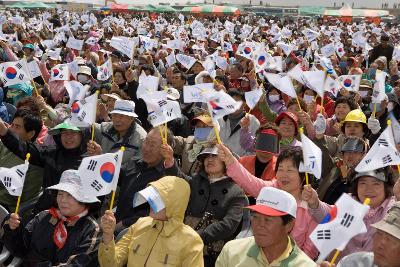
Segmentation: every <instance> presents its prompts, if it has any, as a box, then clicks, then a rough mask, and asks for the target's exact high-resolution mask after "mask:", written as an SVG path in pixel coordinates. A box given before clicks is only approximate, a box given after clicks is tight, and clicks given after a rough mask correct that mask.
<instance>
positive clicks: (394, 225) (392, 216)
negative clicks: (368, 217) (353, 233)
mask: <svg viewBox="0 0 400 267" xmlns="http://www.w3.org/2000/svg"><path fill="white" fill-rule="evenodd" d="M371 226H372V227H374V228H376V229H379V230H381V231H384V232H386V233H388V234H390V235H392V236H394V237H395V238H397V239H399V240H400V201H397V202H396V203H394V205H393V206H392V207H391V208H390V210H389V211H388V213H387V214H386V216H385V217H384V218H383V219H382V220H380V221H379V222H377V223H374V224H372V225H371Z"/></svg>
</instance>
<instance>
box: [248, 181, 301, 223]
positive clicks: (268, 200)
mask: <svg viewBox="0 0 400 267" xmlns="http://www.w3.org/2000/svg"><path fill="white" fill-rule="evenodd" d="M247 208H248V209H251V210H253V211H255V212H258V213H261V214H263V215H268V216H273V217H278V216H283V215H287V214H289V215H291V216H293V217H294V218H296V212H297V202H296V199H295V198H294V196H292V195H291V194H289V193H288V192H285V191H282V190H280V189H277V188H273V187H263V188H262V189H261V191H260V193H259V194H258V197H257V200H256V205H252V206H247Z"/></svg>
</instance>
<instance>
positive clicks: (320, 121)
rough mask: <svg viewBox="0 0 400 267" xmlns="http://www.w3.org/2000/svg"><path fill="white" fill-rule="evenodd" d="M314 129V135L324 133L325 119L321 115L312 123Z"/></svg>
mask: <svg viewBox="0 0 400 267" xmlns="http://www.w3.org/2000/svg"><path fill="white" fill-rule="evenodd" d="M314 128H315V133H316V134H324V133H325V131H326V122H325V118H324V115H322V114H321V113H319V114H318V115H317V119H316V120H315V122H314Z"/></svg>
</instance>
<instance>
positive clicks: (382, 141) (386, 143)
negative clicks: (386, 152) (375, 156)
mask: <svg viewBox="0 0 400 267" xmlns="http://www.w3.org/2000/svg"><path fill="white" fill-rule="evenodd" d="M378 144H379V145H382V146H386V147H388V146H389V143H388V141H386V140H385V139H378Z"/></svg>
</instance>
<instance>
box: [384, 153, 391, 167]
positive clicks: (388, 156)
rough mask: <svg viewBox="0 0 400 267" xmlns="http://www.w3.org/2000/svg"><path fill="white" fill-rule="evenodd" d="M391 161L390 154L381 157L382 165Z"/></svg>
mask: <svg viewBox="0 0 400 267" xmlns="http://www.w3.org/2000/svg"><path fill="white" fill-rule="evenodd" d="M392 161H393V159H392V157H391V156H390V155H387V156H384V157H383V158H382V163H383V164H384V165H387V164H389V163H390V162H392Z"/></svg>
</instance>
